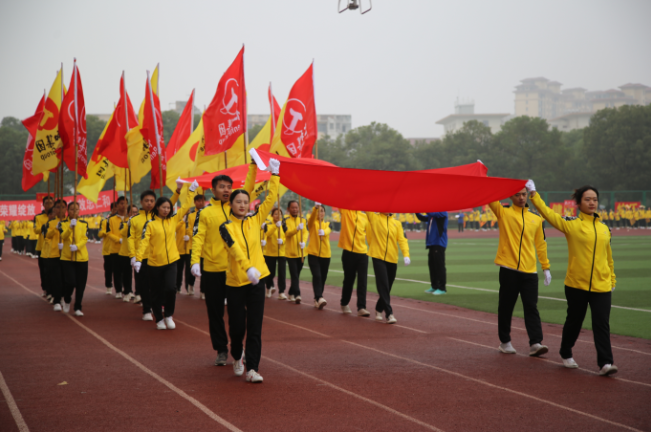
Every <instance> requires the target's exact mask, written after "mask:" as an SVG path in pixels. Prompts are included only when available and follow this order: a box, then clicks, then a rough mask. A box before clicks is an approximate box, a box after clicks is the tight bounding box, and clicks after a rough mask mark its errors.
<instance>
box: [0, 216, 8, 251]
mask: <svg viewBox="0 0 651 432" xmlns="http://www.w3.org/2000/svg"><path fill="white" fill-rule="evenodd" d="M6 232H7V225H5V221H0V261H2V248H3V247H4V245H5V233H6Z"/></svg>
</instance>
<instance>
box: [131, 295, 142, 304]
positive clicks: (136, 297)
mask: <svg viewBox="0 0 651 432" xmlns="http://www.w3.org/2000/svg"><path fill="white" fill-rule="evenodd" d="M141 301H142V297H140V296H139V295H137V296H135V297H134V298H133V302H134V303H140V302H141Z"/></svg>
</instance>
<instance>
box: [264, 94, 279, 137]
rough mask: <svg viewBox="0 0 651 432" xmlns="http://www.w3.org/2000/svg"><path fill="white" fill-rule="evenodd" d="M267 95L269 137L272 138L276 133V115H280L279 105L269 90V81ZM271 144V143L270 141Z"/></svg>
mask: <svg viewBox="0 0 651 432" xmlns="http://www.w3.org/2000/svg"><path fill="white" fill-rule="evenodd" d="M267 96H269V108H270V110H271V138H273V136H274V134H275V133H276V123H277V122H278V117H279V116H280V111H281V110H280V105H278V101H277V100H276V97H275V96H274V94H273V92H272V91H271V83H269V90H268V91H267ZM270 141H271V140H270ZM270 144H271V143H270Z"/></svg>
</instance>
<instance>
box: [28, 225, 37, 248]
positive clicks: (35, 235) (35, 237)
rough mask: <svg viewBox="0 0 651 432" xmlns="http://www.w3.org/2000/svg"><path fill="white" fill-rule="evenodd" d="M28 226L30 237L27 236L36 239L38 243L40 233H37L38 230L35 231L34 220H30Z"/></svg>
mask: <svg viewBox="0 0 651 432" xmlns="http://www.w3.org/2000/svg"><path fill="white" fill-rule="evenodd" d="M27 226H28V229H27V236H28V237H27V238H28V239H30V240H36V241H37V243H38V237H39V235H38V234H37V233H36V231H34V222H33V221H28V222H27Z"/></svg>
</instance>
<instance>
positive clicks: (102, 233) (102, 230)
mask: <svg viewBox="0 0 651 432" xmlns="http://www.w3.org/2000/svg"><path fill="white" fill-rule="evenodd" d="M107 227H108V218H106V219H102V221H101V222H100V223H99V232H98V233H97V236H98V237H99V238H101V239H102V255H103V256H106V255H110V254H111V253H110V251H109V250H110V249H111V241H110V240H109V239H108V236H107V235H106V228H107Z"/></svg>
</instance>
